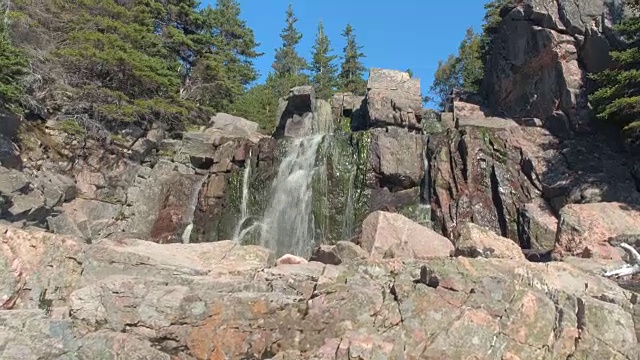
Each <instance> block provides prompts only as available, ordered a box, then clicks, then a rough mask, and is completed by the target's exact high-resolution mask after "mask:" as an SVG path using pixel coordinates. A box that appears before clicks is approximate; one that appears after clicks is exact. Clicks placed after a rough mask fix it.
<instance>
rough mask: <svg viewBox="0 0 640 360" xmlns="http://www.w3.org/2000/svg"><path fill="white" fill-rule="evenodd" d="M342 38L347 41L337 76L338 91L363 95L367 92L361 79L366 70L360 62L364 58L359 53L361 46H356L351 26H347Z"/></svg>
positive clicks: (362, 54) (364, 82)
mask: <svg viewBox="0 0 640 360" xmlns="http://www.w3.org/2000/svg"><path fill="white" fill-rule="evenodd" d="M342 36H344V37H345V39H346V40H347V45H346V46H345V47H344V50H343V56H342V65H341V67H340V75H339V76H338V79H339V81H340V90H342V91H347V92H352V93H354V94H356V95H364V94H365V93H366V92H367V82H366V81H365V80H364V79H363V76H364V72H365V71H366V68H365V67H364V65H363V64H362V62H361V60H360V59H362V58H363V57H365V55H364V53H362V52H361V49H362V46H360V45H358V44H357V42H356V35H355V33H354V31H353V27H352V26H351V24H347V27H346V28H345V29H344V31H343V32H342Z"/></svg>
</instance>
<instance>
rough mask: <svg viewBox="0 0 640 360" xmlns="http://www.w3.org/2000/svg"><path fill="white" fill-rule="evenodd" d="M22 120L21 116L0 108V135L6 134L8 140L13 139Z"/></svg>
mask: <svg viewBox="0 0 640 360" xmlns="http://www.w3.org/2000/svg"><path fill="white" fill-rule="evenodd" d="M21 123H22V120H21V119H20V117H19V116H16V115H15V114H13V113H11V112H9V111H7V110H3V109H0V135H1V136H4V137H5V138H7V139H8V140H13V138H14V137H15V136H16V134H17V133H18V129H19V128H20V124H21Z"/></svg>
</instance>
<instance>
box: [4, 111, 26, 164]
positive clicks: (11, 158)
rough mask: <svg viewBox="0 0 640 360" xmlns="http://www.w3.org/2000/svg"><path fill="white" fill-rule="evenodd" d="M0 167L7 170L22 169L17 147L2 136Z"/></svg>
mask: <svg viewBox="0 0 640 360" xmlns="http://www.w3.org/2000/svg"><path fill="white" fill-rule="evenodd" d="M0 121H2V120H1V119H0ZM0 166H3V167H5V168H8V169H20V168H22V159H21V158H20V150H19V149H18V146H17V145H16V144H14V143H13V141H11V140H9V138H7V137H6V136H4V135H2V134H0Z"/></svg>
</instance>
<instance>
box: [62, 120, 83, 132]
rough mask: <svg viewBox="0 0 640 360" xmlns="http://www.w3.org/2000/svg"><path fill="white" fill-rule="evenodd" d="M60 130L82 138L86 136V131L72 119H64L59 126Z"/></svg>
mask: <svg viewBox="0 0 640 360" xmlns="http://www.w3.org/2000/svg"><path fill="white" fill-rule="evenodd" d="M60 130H62V131H64V132H66V133H67V134H71V135H77V136H83V135H85V134H86V132H87V131H86V130H85V129H84V128H83V127H82V126H80V124H78V123H77V122H75V121H74V120H72V119H65V120H63V121H62V123H61V124H60Z"/></svg>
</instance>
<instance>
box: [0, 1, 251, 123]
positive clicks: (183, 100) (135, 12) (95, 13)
mask: <svg viewBox="0 0 640 360" xmlns="http://www.w3.org/2000/svg"><path fill="white" fill-rule="evenodd" d="M13 7H14V8H15V11H14V14H15V15H14V16H13V21H11V27H10V30H11V33H12V38H13V39H14V42H15V44H16V46H18V47H20V48H22V50H23V51H24V53H25V54H27V58H28V60H29V69H30V73H28V74H26V76H25V77H26V78H27V81H24V82H23V83H25V86H24V87H25V89H27V90H29V97H28V100H27V101H25V102H24V103H25V108H26V110H28V111H31V112H34V113H37V114H41V115H42V114H43V113H44V112H48V113H49V115H53V116H58V117H61V118H68V117H74V116H89V118H90V119H89V121H91V122H94V123H97V124H100V125H101V126H104V127H106V128H107V129H110V130H112V131H113V130H117V129H118V128H119V127H120V126H121V125H122V123H135V124H136V125H139V126H142V127H143V128H146V127H148V126H149V125H150V123H151V122H156V121H160V122H164V123H166V124H167V125H169V127H170V128H174V129H181V128H183V127H184V126H185V125H186V124H188V123H204V122H205V121H206V120H207V119H208V117H209V115H210V114H211V113H213V112H214V111H224V110H226V109H228V108H229V107H230V105H231V104H232V103H234V102H235V101H236V100H237V99H238V98H239V97H240V96H241V95H242V93H243V92H244V90H245V86H247V85H248V84H250V83H251V82H253V81H255V80H256V79H257V77H258V74H257V71H256V70H255V68H254V66H253V63H252V60H253V59H255V58H257V57H258V56H260V55H261V54H259V53H257V52H256V50H255V49H256V48H257V46H258V44H257V43H256V41H255V38H254V35H253V31H252V30H251V29H250V28H248V27H247V26H246V24H245V22H244V21H242V20H241V19H240V6H239V4H238V2H237V1H236V0H217V2H216V5H215V7H210V6H208V7H204V8H200V7H199V3H198V2H196V1H195V0H189V1H178V0H170V1H159V0H139V1H110V0H79V1H45V2H36V3H33V2H31V1H27V0H16V1H14V2H13ZM0 46H2V49H0V50H1V52H0V53H1V54H2V55H1V56H2V57H3V58H4V57H6V58H10V59H12V62H11V64H12V65H16V66H17V65H26V64H23V63H20V62H19V58H18V57H17V56H14V55H13V53H12V51H11V50H7V48H6V47H7V46H9V45H7V41H6V38H5V37H3V40H2V45H0ZM5 69H11V68H10V67H8V66H7V67H5V66H3V70H5ZM7 71H10V73H9V74H8V75H5V76H3V78H2V79H1V83H2V85H1V86H2V89H3V90H2V91H3V92H4V91H5V89H6V97H7V98H9V99H15V98H16V96H17V94H18V93H19V91H18V90H19V89H18V90H16V89H15V86H17V85H15V84H19V83H20V82H17V81H15V79H14V78H15V76H16V74H18V73H16V72H15V70H7ZM11 86H14V88H11ZM3 97H5V96H3Z"/></svg>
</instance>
